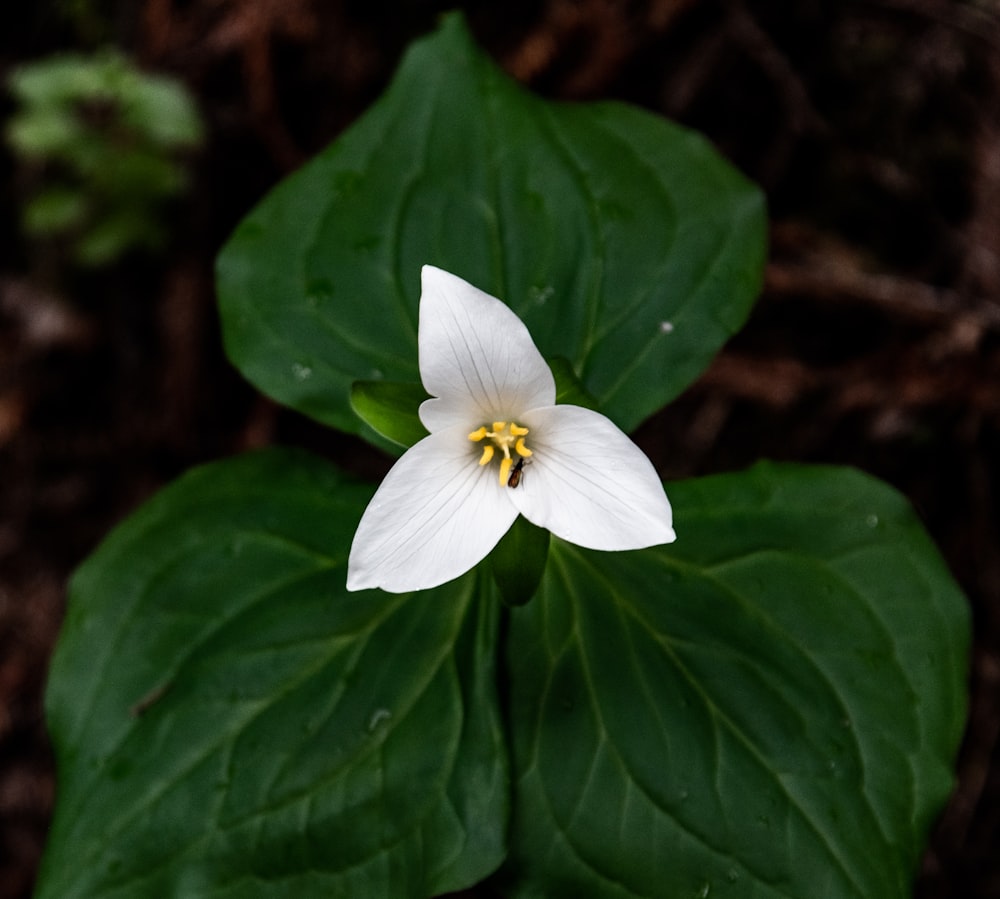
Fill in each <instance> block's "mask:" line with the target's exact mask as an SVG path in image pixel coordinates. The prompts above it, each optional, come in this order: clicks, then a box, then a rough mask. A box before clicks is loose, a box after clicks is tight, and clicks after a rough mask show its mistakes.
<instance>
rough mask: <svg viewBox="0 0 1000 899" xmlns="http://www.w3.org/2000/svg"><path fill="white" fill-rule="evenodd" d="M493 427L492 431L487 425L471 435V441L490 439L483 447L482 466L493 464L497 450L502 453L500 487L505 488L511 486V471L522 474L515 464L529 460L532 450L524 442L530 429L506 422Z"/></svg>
mask: <svg viewBox="0 0 1000 899" xmlns="http://www.w3.org/2000/svg"><path fill="white" fill-rule="evenodd" d="M492 425H493V430H492V431H491V430H489V429H488V428H487V426H486V425H483V426H482V427H481V428H479V429H477V430H475V431H473V432H472V433H471V434H469V440H473V441H475V442H476V443H479V442H480V441H481V440H485V439H486V438H487V437H488V438H489V440H488V441H487V442H486V443H485V444H484V445H483V452H482V455H481V456H480V457H479V464H480V465H487V464H488V463H490V462H492V461H493V459H494V458H496V456H497V450H498V449H499V450H500V453H502V457H501V459H500V486H505V485H509V478H510V476H511V471H514V472H515V474H516V473H518V472H520V469H519V468H518V469H515V468H514V464H515V462H517V463H518V464H521V463H522V462H523V460H524V459H527V458H528V456H530V455H531V450H530V449H528V447H527V445H526V444H525V442H524V438H525V437H526V436H527V434H528V429H527V428H525V427H522V426H521V425H519V424H515V423H514V422H509V423H508V422H506V421H494V422H492ZM515 453H516V454H517V458H515V455H514V454H515Z"/></svg>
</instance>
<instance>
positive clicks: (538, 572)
mask: <svg viewBox="0 0 1000 899" xmlns="http://www.w3.org/2000/svg"><path fill="white" fill-rule="evenodd" d="M549 537H550V535H549V532H548V531H547V530H545V528H540V527H538V526H537V525H534V524H532V523H531V522H530V521H528V520H527V519H526V518H522V517H521V516H518V517H517V518H516V519H515V520H514V524H513V525H511V528H510V530H509V531H507V533H506V534H504V535H503V537H501V538H500V542H499V543H498V544H497V545H496V546H495V547H494V549H493V552H491V553H490V556H489V559H490V569H491V570H492V572H493V580H494V581H495V582H496V585H497V587H498V588H499V590H500V597H501V598H502V599H503V601H504V602H505V603H506V604H507V605H509V606H523V605H524V604H525V603H526V602H528V601H529V600H530V599H531V597H533V596H534V595H535V592H536V591H537V590H538V585H539V584H540V583H541V581H542V575H543V574H544V573H545V563H546V561H547V560H548V556H549Z"/></svg>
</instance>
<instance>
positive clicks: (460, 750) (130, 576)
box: [38, 451, 508, 899]
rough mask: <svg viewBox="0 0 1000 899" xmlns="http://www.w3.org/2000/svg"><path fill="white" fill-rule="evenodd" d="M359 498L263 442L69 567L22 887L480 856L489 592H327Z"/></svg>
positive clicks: (332, 880)
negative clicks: (50, 805)
mask: <svg viewBox="0 0 1000 899" xmlns="http://www.w3.org/2000/svg"><path fill="white" fill-rule="evenodd" d="M370 495H371V489H370V488H369V487H366V486H362V485H358V484H354V483H351V482H349V481H348V480H347V479H345V478H344V477H342V476H340V475H338V474H337V473H336V472H335V471H333V470H332V469H331V468H330V467H328V466H327V465H326V464H325V463H322V462H320V461H318V460H315V459H312V458H310V457H308V456H304V455H298V454H292V453H287V452H276V451H275V452H269V453H263V454H258V455H252V456H248V457H243V458H239V459H235V460H231V461H228V462H222V463H217V464H214V465H210V466H207V467H205V468H202V469H199V470H196V471H194V472H192V473H190V474H188V475H187V476H185V477H184V478H182V479H181V480H180V481H179V482H177V483H176V484H174V485H173V486H171V487H169V488H168V489H166V490H165V491H163V493H161V494H160V495H159V496H158V497H156V498H155V499H154V500H152V501H151V502H150V503H149V504H147V505H146V506H145V507H144V508H143V509H142V510H140V511H139V512H138V513H137V514H136V515H135V516H133V517H132V518H131V519H130V520H129V521H128V522H127V523H126V524H124V525H122V526H121V527H120V528H119V529H118V530H117V531H116V532H115V533H114V534H112V535H111V536H110V537H109V538H108V540H107V541H106V542H105V543H104V545H103V546H102V547H101V548H100V550H99V551H98V552H97V553H96V554H95V555H94V556H93V557H92V558H91V559H90V560H89V561H88V562H87V563H86V564H85V565H84V566H83V567H82V568H81V569H80V570H79V572H78V573H77V575H76V577H75V578H74V580H73V583H72V587H71V596H70V602H69V611H68V617H67V621H66V625H65V629H64V631H63V634H62V637H61V639H60V643H59V647H58V651H57V653H56V656H55V659H54V662H53V666H52V674H51V680H50V684H49V690H48V696H47V705H48V715H49V722H50V726H51V730H52V736H53V739H54V741H55V745H56V750H57V755H58V767H59V801H58V806H57V811H56V817H55V822H54V825H53V830H52V834H51V839H50V844H49V846H48V851H47V855H46V858H45V863H44V866H43V873H42V877H41V880H40V883H39V891H38V896H39V897H40V899H44V897H53V899H71V897H81V896H87V897H94V896H101V897H112V896H115V897H129V899H131V897H136V896H183V897H185V899H187V897H198V896H209V895H211V896H213V897H222V896H232V897H252V896H267V897H275V896H295V897H303V896H324V897H333V896H342V897H359V896H392V897H407V896H413V897H424V896H429V895H433V894H436V893H440V892H444V891H447V890H453V889H458V888H461V887H464V886H467V885H469V884H471V883H474V882H476V881H478V880H480V879H481V878H482V877H484V876H485V875H486V874H488V873H489V872H490V871H492V870H493V869H494V868H495V867H496V866H497V865H498V864H499V863H500V860H501V858H502V855H503V838H504V827H505V821H506V809H507V803H508V798H507V779H506V774H505V762H504V751H503V746H502V738H501V735H500V733H501V732H500V726H499V721H498V717H497V711H496V708H497V704H496V698H495V683H494V682H495V673H494V667H495V665H494V651H495V650H494V647H495V643H496V633H495V623H496V612H495V605H492V604H490V603H485V602H483V601H481V600H480V599H479V598H478V596H477V595H476V587H475V585H476V581H475V577H474V576H470V577H466V578H463V579H461V580H459V581H456V582H454V583H453V584H451V585H449V586H448V587H445V588H441V589H439V590H434V591H429V592H426V593H421V594H419V595H412V596H388V595H385V594H376V593H372V592H365V593H346V592H345V589H344V575H345V563H346V559H347V553H348V548H349V546H350V542H351V537H352V534H353V531H354V528H355V526H356V524H357V520H358V518H359V517H360V515H361V511H362V509H363V508H364V505H365V503H366V502H367V500H368V499H369V497H370Z"/></svg>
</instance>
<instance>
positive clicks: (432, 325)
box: [417, 265, 556, 433]
mask: <svg viewBox="0 0 1000 899" xmlns="http://www.w3.org/2000/svg"><path fill="white" fill-rule="evenodd" d="M421 281H422V292H421V296H420V325H419V328H418V333H417V339H418V344H419V347H420V379H421V381H423V384H424V389H425V390H426V391H427V392H428V393H429V394H430V395H431V396H432V397H436V399H430V400H426V401H424V403H423V404H422V405H421V406H420V420H421V421H422V422H423V423H424V426H425V427H426V428H427V430H428V431H430V432H431V433H434V432H435V431H440V430H442V429H444V428H447V427H451V426H452V425H457V424H464V425H466V426H467V427H468V430H469V431H474V430H475V429H476V428H477V427H479V426H480V425H482V424H487V423H489V422H491V421H509V420H510V419H512V418H514V417H515V416H516V415H517V414H519V413H520V412H521V411H522V410H523V409H533V408H536V407H538V406H549V405H551V404H552V403H554V402H555V401H556V386H555V381H554V380H553V378H552V372H551V371H550V370H549V367H548V365H547V364H546V363H545V359H543V358H542V354H541V353H539V352H538V348H537V347H536V346H535V344H534V342H533V341H532V339H531V335H530V334H529V333H528V329H527V328H526V327H525V326H524V323H523V322H522V321H521V320H520V319H519V318H518V317H517V316H516V315H515V314H514V313H513V312H512V311H511V310H510V309H509V308H508V307H507V306H505V305H504V304H503V303H501V302H500V300H498V299H496V298H495V297H491V296H490V295H489V294H488V293H484V292H483V291H481V290H479V289H478V288H477V287H473V286H472V285H471V284H469V283H467V282H466V281H463V280H462V279H461V278H459V277H457V276H455V275H452V274H449V273H448V272H446V271H443V270H442V269H439V268H434V266H431V265H425V266H424V267H423V269H422V270H421Z"/></svg>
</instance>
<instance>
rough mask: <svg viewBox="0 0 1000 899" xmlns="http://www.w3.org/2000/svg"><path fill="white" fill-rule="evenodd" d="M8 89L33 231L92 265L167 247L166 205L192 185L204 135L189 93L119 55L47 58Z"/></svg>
mask: <svg viewBox="0 0 1000 899" xmlns="http://www.w3.org/2000/svg"><path fill="white" fill-rule="evenodd" d="M8 86H9V88H10V91H11V93H12V94H13V95H14V97H15V99H16V100H17V102H18V110H17V112H16V113H15V114H14V115H13V116H12V117H11V119H10V121H9V123H8V125H7V128H6V131H5V137H6V140H7V143H8V144H9V145H10V147H11V149H12V150H13V151H14V153H15V154H16V155H17V157H18V158H19V159H21V160H22V162H23V163H24V164H25V165H26V166H27V175H26V180H27V184H28V186H27V189H26V199H25V203H24V208H23V219H22V221H23V227H24V230H25V232H26V234H28V235H29V236H30V237H34V238H42V239H47V238H51V239H58V240H64V241H66V243H67V244H68V248H69V253H70V255H71V257H72V259H73V260H74V261H75V262H76V263H78V264H80V265H84V266H88V267H99V266H104V265H109V264H111V263H113V262H115V261H116V260H117V259H118V258H120V257H121V256H122V255H123V254H125V253H127V252H128V251H130V250H132V249H136V248H140V247H142V248H148V249H156V248H157V247H159V246H161V245H162V242H163V239H164V236H165V231H164V226H163V221H162V205H163V203H164V201H166V200H168V199H170V198H171V197H174V196H176V195H178V194H179V193H181V192H182V191H183V190H184V188H185V187H186V186H187V183H188V176H187V171H186V165H185V160H184V155H183V154H184V151H189V150H191V149H193V148H195V147H197V146H199V145H200V143H201V141H202V138H203V133H204V129H203V126H202V122H201V118H200V117H199V115H198V111H197V109H196V107H195V104H194V102H193V100H192V99H191V96H190V95H189V94H188V92H187V90H186V89H185V88H184V86H183V85H182V84H180V83H179V82H177V81H175V80H174V79H172V78H167V77H164V76H161V75H151V74H148V73H145V72H140V71H139V70H138V69H137V68H136V67H135V65H134V64H133V63H132V62H131V61H129V60H128V59H126V58H125V57H124V56H122V55H121V54H119V53H117V52H115V51H103V52H101V53H99V54H96V55H91V56H83V55H70V54H67V55H60V56H54V57H50V58H47V59H42V60H39V61H37V62H33V63H30V64H28V65H25V66H23V67H20V68H18V69H16V70H14V71H13V73H12V74H11V75H10V77H9V79H8Z"/></svg>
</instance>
